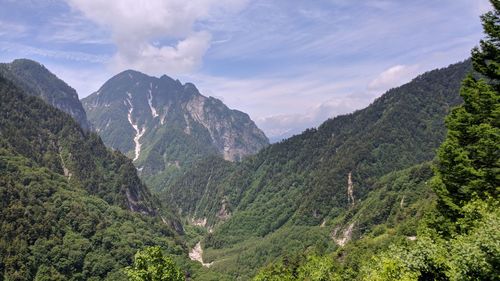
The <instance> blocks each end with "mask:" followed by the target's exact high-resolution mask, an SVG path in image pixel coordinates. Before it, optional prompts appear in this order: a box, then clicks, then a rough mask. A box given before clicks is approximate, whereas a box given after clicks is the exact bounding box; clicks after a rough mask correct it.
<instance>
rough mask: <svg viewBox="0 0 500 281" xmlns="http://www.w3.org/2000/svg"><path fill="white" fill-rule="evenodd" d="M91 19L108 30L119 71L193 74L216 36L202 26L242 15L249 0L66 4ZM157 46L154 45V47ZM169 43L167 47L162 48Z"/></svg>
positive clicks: (75, 1) (94, 0) (86, 1)
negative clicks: (198, 24) (240, 13)
mask: <svg viewBox="0 0 500 281" xmlns="http://www.w3.org/2000/svg"><path fill="white" fill-rule="evenodd" d="M67 1H68V3H69V4H70V6H71V7H72V8H73V9H74V10H76V11H79V12H81V13H82V14H83V15H84V16H85V17H86V18H87V19H89V20H90V21H92V22H94V23H96V24H98V25H100V26H101V27H102V28H104V29H108V30H109V31H110V32H111V34H112V40H113V43H114V44H115V45H116V48H117V51H116V54H115V55H114V57H113V59H112V60H111V64H112V67H113V68H115V69H116V70H122V69H124V68H133V69H137V70H140V71H144V72H147V73H150V74H156V75H159V74H163V73H170V74H181V73H187V72H190V71H192V70H194V69H196V68H197V67H199V65H200V64H201V62H202V58H203V56H204V54H205V53H206V51H207V50H208V48H209V47H210V42H211V37H212V36H211V34H210V32H209V31H208V30H199V28H197V23H200V22H204V21H211V20H215V19H217V17H224V16H225V15H228V14H233V13H237V12H238V11H240V10H241V9H243V8H244V7H245V5H246V3H247V0H192V1H184V0H148V1H136V0H117V1H101V0H67ZM153 42H154V43H153ZM161 42H168V43H163V44H162V43H161Z"/></svg>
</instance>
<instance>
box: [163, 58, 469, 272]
mask: <svg viewBox="0 0 500 281" xmlns="http://www.w3.org/2000/svg"><path fill="white" fill-rule="evenodd" d="M470 70H471V62H470V60H467V61H465V62H462V63H458V64H454V65H450V66H449V67H446V68H443V69H438V70H433V71H430V72H427V73H425V74H422V75H420V76H418V77H417V78H415V79H414V80H412V81H411V82H410V83H407V84H405V85H403V86H401V87H398V88H395V89H391V90H389V91H388V92H386V93H385V94H384V95H383V96H381V97H380V98H378V99H377V100H375V101H374V102H373V103H372V104H371V105H370V106H368V107H367V108H365V109H362V110H358V111H356V112H354V113H352V114H348V115H343V116H339V117H336V118H333V119H330V120H327V121H326V122H325V123H323V124H322V125H321V126H319V127H318V128H317V129H308V130H306V131H305V132H303V133H302V134H300V135H297V136H294V137H292V138H289V139H287V140H284V141H282V142H279V143H277V144H273V145H270V146H268V147H266V148H264V149H263V150H261V151H260V152H259V153H257V154H256V155H254V156H251V157H248V158H247V159H245V160H244V161H242V162H241V163H229V162H224V161H222V160H220V159H217V158H210V159H207V160H206V161H205V162H200V163H198V164H196V165H194V166H193V168H192V169H191V170H187V171H186V172H185V173H184V174H183V175H182V176H181V177H179V178H178V179H176V180H175V181H174V182H173V183H172V184H171V185H169V186H168V187H167V190H168V192H165V193H163V195H162V200H164V202H167V203H168V204H171V205H173V206H175V207H176V208H177V209H178V210H179V211H180V213H181V214H182V215H183V216H184V217H185V220H186V221H188V222H190V223H191V224H193V225H201V226H204V227H205V228H206V229H207V230H208V233H207V234H206V235H205V237H204V239H203V245H204V247H205V262H213V264H212V266H211V268H213V269H214V270H216V271H223V272H227V273H229V274H233V277H235V276H246V277H245V278H249V277H250V276H252V275H253V274H254V273H255V269H256V268H258V267H259V266H262V265H263V264H265V263H267V262H269V261H271V260H273V259H274V258H276V257H278V256H281V255H283V254H284V253H289V252H294V251H295V252H300V251H303V250H304V249H306V248H308V247H317V248H320V249H323V250H324V249H328V248H332V247H339V246H341V245H344V244H345V243H346V242H347V241H349V240H351V239H357V238H359V237H362V236H363V235H365V234H367V233H368V232H370V231H371V230H372V229H374V228H375V227H376V226H377V225H379V224H384V223H386V222H387V221H388V220H389V219H390V218H391V216H392V215H391V213H392V214H393V213H394V212H395V210H397V208H405V206H414V204H415V202H429V204H430V201H429V200H425V198H426V196H427V195H426V194H427V193H426V192H420V194H422V195H421V196H418V195H415V196H410V194H411V192H409V193H408V190H411V188H413V187H414V186H415V182H416V183H418V184H420V185H421V184H422V183H424V182H425V181H426V180H428V179H429V178H430V176H431V175H432V173H431V172H430V169H428V168H427V169H421V168H415V169H414V170H410V172H408V171H407V172H404V173H403V172H402V173H403V175H401V177H402V180H398V181H397V182H399V184H402V186H395V187H393V188H392V189H393V190H394V189H395V190H398V189H401V190H406V191H405V192H406V193H407V195H406V197H405V198H404V199H403V197H402V196H403V195H404V193H401V194H396V195H394V196H389V197H387V195H386V194H384V193H382V194H380V196H381V197H380V196H379V197H380V198H389V199H384V201H383V202H386V203H384V204H377V199H376V198H378V197H377V196H376V194H374V193H373V192H377V190H380V188H385V187H384V186H386V185H387V184H388V183H387V181H385V182H384V181H383V179H384V178H391V177H392V178H398V177H397V176H390V174H391V173H395V172H397V171H400V170H404V169H410V168H411V167H414V166H415V165H418V164H420V163H424V162H427V161H431V160H432V159H433V158H434V156H435V151H436V149H437V148H438V146H439V145H440V143H441V142H442V141H443V139H444V137H445V134H446V129H445V126H444V118H445V116H446V115H447V113H448V112H449V111H450V109H451V108H452V107H454V106H456V105H458V104H460V103H461V98H460V96H459V88H460V85H461V81H462V80H463V78H464V77H465V75H466V74H467V73H468V72H469V71H470ZM411 171H416V172H411ZM408 173H409V174H410V175H408ZM412 174H416V175H417V176H416V177H417V180H414V178H415V176H412ZM419 174H420V176H418V175H419ZM381 179H382V182H381ZM405 182H407V183H405ZM415 188H416V187H415ZM422 188H425V185H424V187H422ZM422 196H423V197H422ZM369 198H372V199H369ZM395 200H399V201H398V203H400V202H401V201H403V203H400V205H398V204H395V203H394V201H395ZM407 204H408V205H407ZM398 206H401V207H398ZM377 207H380V208H381V209H377ZM422 207H425V206H422ZM356 210H358V211H356ZM407 211H408V213H406V212H403V214H405V215H404V216H403V217H405V218H408V217H411V216H412V211H410V209H407ZM359 212H362V213H359ZM417 213H420V212H417ZM357 214H358V215H357ZM360 214H363V215H360ZM415 214H416V213H414V214H413V215H415ZM415 231H416V229H415V226H414V225H413V228H412V227H410V228H409V229H407V230H406V231H405V232H404V233H405V234H406V235H409V236H411V235H414V234H415Z"/></svg>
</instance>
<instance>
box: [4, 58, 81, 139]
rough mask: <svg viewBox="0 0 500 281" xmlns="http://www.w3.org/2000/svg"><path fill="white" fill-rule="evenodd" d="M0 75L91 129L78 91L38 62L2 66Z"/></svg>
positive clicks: (26, 61)
mask: <svg viewBox="0 0 500 281" xmlns="http://www.w3.org/2000/svg"><path fill="white" fill-rule="evenodd" d="M0 74H2V75H3V76H4V77H6V78H7V79H9V80H10V81H13V82H14V83H15V84H16V85H17V86H18V87H20V88H21V89H22V90H23V91H24V92H25V93H27V94H29V95H33V96H36V97H39V98H41V99H43V100H44V101H45V102H47V103H48V104H50V105H52V106H54V107H56V108H58V109H60V110H62V111H64V112H66V113H68V114H69V115H71V116H72V117H73V118H74V119H75V120H76V121H77V122H78V124H80V126H81V127H82V128H84V129H86V130H88V129H89V128H90V123H89V121H88V120H87V114H86V113H85V110H84V109H83V106H82V104H81V103H80V100H78V94H77V93H76V91H75V90H74V89H73V88H71V87H70V86H69V85H68V84H66V83H65V82H64V81H62V80H61V79H59V78H57V76H55V75H54V74H53V73H51V72H50V71H49V70H48V69H47V68H45V67H44V66H43V65H41V64H40V63H38V62H36V61H32V60H28V59H17V60H14V61H13V62H11V63H1V64H0Z"/></svg>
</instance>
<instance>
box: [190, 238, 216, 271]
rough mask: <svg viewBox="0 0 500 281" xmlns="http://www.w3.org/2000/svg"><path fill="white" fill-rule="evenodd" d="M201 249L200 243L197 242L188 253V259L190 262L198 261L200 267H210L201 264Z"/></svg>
mask: <svg viewBox="0 0 500 281" xmlns="http://www.w3.org/2000/svg"><path fill="white" fill-rule="evenodd" d="M202 256H203V249H202V248H201V242H198V243H197V244H196V245H195V246H194V248H193V249H191V251H190V252H189V258H190V259H191V260H192V261H198V262H200V263H201V265H203V266H205V267H210V266H211V265H212V263H204V262H203V257H202Z"/></svg>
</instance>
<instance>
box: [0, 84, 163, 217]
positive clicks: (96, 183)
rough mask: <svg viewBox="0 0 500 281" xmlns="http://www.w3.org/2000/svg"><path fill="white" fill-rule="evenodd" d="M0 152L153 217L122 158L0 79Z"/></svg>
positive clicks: (59, 113)
mask: <svg viewBox="0 0 500 281" xmlns="http://www.w3.org/2000/svg"><path fill="white" fill-rule="evenodd" d="M0 135H1V143H0V147H3V148H7V149H9V150H10V151H13V152H15V153H17V154H19V155H23V156H25V157H26V158H28V159H32V160H33V161H34V162H36V163H37V164H38V165H40V166H43V167H46V168H49V169H50V170H51V171H53V172H55V173H58V174H61V175H66V177H67V178H68V181H69V182H70V183H71V185H74V186H79V187H81V188H83V189H85V190H87V191H88V192H89V193H91V194H93V195H97V196H99V197H101V198H102V199H104V200H106V201H107V202H108V203H110V204H114V205H119V206H121V207H123V208H126V209H132V210H134V211H138V212H143V213H147V214H150V215H153V214H155V213H156V211H157V210H156V209H157V208H158V207H159V205H158V204H157V202H156V201H155V200H154V198H153V197H152V196H151V194H150V192H149V190H148V189H147V188H146V187H145V186H144V185H143V184H142V183H141V181H140V179H139V177H138V176H137V173H136V170H135V167H134V166H133V164H132V163H131V161H130V160H128V159H127V158H126V157H125V156H123V155H122V154H120V153H117V152H112V151H110V150H108V149H107V148H106V147H105V146H104V144H103V143H102V141H101V139H100V138H99V137H98V136H97V135H96V134H95V133H90V132H86V131H85V130H82V129H81V127H80V126H79V125H78V124H77V123H76V122H75V121H74V120H73V118H71V117H70V116H69V115H68V114H65V113H64V112H62V111H60V110H58V109H56V108H53V107H52V106H50V105H48V104H46V103H45V102H43V101H42V100H41V99H39V98H36V97H32V96H28V95H26V94H25V93H24V92H22V91H21V90H19V89H18V88H17V87H16V86H15V85H14V84H12V83H11V82H10V81H8V80H6V79H4V78H3V77H1V76H0Z"/></svg>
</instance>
